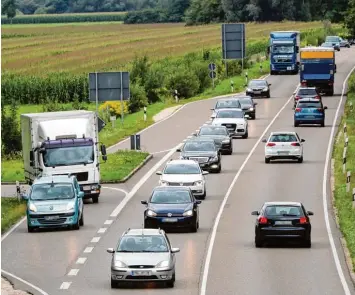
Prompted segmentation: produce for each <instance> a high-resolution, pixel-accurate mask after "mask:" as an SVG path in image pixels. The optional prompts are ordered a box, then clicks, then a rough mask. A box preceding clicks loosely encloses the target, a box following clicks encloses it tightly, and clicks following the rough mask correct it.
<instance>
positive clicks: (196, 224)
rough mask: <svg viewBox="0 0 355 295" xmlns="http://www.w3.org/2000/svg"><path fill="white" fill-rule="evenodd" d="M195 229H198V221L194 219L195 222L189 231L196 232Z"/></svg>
mask: <svg viewBox="0 0 355 295" xmlns="http://www.w3.org/2000/svg"><path fill="white" fill-rule="evenodd" d="M197 230H198V221H196V222H195V224H194V225H192V226H191V231H192V232H193V233H196V232H197Z"/></svg>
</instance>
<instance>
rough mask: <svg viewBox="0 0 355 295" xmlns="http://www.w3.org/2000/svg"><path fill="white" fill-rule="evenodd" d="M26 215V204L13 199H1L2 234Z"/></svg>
mask: <svg viewBox="0 0 355 295" xmlns="http://www.w3.org/2000/svg"><path fill="white" fill-rule="evenodd" d="M25 214H26V202H25V201H23V200H21V201H19V200H18V199H17V198H12V197H1V234H4V232H5V231H6V230H8V229H9V228H10V227H11V226H13V225H14V224H15V223H16V222H17V221H18V220H19V219H21V218H22V217H23V216H25Z"/></svg>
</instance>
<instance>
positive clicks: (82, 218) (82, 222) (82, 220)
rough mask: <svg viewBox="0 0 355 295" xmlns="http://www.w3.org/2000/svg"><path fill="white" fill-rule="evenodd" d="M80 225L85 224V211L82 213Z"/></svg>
mask: <svg viewBox="0 0 355 295" xmlns="http://www.w3.org/2000/svg"><path fill="white" fill-rule="evenodd" d="M79 225H80V226H83V225H84V212H82V213H81V218H80V220H79Z"/></svg>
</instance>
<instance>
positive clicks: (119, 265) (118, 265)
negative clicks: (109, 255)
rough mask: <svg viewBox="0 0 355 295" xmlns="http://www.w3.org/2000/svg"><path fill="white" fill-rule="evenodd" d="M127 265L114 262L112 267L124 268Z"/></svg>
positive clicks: (117, 261)
mask: <svg viewBox="0 0 355 295" xmlns="http://www.w3.org/2000/svg"><path fill="white" fill-rule="evenodd" d="M126 266H127V265H126V264H125V263H123V262H122V261H119V260H115V263H114V267H126Z"/></svg>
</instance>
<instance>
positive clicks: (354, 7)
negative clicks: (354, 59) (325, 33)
mask: <svg viewBox="0 0 355 295" xmlns="http://www.w3.org/2000/svg"><path fill="white" fill-rule="evenodd" d="M344 22H345V26H346V28H347V29H348V31H349V34H350V35H351V36H352V37H353V38H355V0H349V4H348V9H347V11H346V13H345V20H344Z"/></svg>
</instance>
